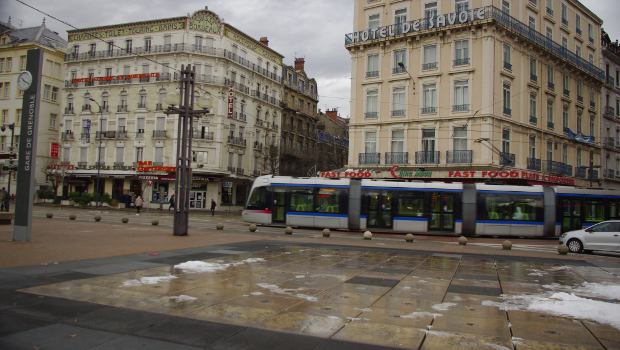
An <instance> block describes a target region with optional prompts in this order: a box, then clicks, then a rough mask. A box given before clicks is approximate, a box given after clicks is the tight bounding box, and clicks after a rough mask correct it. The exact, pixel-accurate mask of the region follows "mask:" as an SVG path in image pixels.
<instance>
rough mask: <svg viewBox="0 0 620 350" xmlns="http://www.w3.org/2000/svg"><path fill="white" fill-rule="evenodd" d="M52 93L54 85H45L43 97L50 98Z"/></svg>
mask: <svg viewBox="0 0 620 350" xmlns="http://www.w3.org/2000/svg"><path fill="white" fill-rule="evenodd" d="M51 94H52V86H51V85H47V84H45V85H43V98H44V99H46V100H49V99H50V95H51Z"/></svg>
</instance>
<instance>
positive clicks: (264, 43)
mask: <svg viewBox="0 0 620 350" xmlns="http://www.w3.org/2000/svg"><path fill="white" fill-rule="evenodd" d="M259 41H260V43H261V44H263V45H265V46H269V39H267V37H266V36H261V37H260V40H259Z"/></svg>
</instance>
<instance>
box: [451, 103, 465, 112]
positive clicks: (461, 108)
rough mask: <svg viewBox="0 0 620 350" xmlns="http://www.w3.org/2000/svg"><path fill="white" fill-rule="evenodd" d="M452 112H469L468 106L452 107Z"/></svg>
mask: <svg viewBox="0 0 620 350" xmlns="http://www.w3.org/2000/svg"><path fill="white" fill-rule="evenodd" d="M452 112H469V104H462V105H452Z"/></svg>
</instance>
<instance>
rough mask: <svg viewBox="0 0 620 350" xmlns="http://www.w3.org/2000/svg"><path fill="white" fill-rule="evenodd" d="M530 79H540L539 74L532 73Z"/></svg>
mask: <svg viewBox="0 0 620 350" xmlns="http://www.w3.org/2000/svg"><path fill="white" fill-rule="evenodd" d="M530 80H531V81H538V75H536V74H530Z"/></svg>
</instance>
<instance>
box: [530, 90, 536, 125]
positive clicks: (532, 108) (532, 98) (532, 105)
mask: <svg viewBox="0 0 620 350" xmlns="http://www.w3.org/2000/svg"><path fill="white" fill-rule="evenodd" d="M530 123H534V124H535V123H536V95H534V94H531V95H530Z"/></svg>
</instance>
